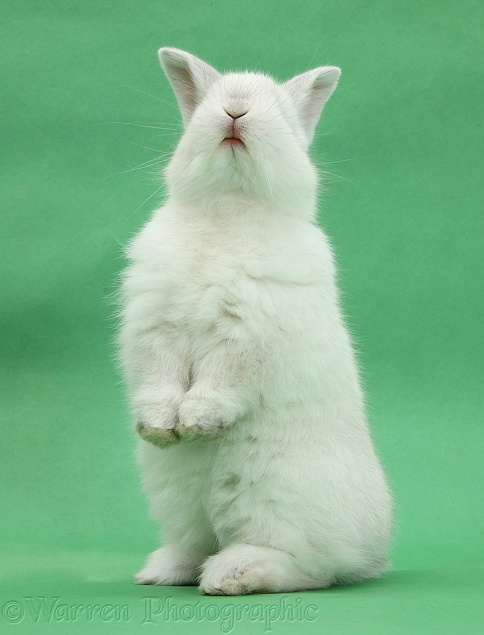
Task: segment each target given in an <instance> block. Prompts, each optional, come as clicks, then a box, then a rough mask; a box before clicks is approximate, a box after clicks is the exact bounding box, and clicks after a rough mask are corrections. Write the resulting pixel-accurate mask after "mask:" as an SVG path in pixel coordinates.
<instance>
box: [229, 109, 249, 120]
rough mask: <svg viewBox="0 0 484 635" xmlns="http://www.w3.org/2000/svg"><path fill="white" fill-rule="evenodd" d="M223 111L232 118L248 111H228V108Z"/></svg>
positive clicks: (241, 115)
mask: <svg viewBox="0 0 484 635" xmlns="http://www.w3.org/2000/svg"><path fill="white" fill-rule="evenodd" d="M224 110H225V108H224ZM225 112H226V113H227V114H228V116H229V117H232V119H239V117H243V116H244V115H246V114H247V113H248V111H247V110H246V111H245V112H238V111H235V112H229V111H228V110H225Z"/></svg>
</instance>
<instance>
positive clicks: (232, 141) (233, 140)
mask: <svg viewBox="0 0 484 635" xmlns="http://www.w3.org/2000/svg"><path fill="white" fill-rule="evenodd" d="M222 143H223V144H227V145H231V146H244V147H245V143H244V142H243V141H242V139H240V138H239V137H225V139H224V140H223V141H222Z"/></svg>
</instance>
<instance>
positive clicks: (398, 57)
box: [0, 0, 484, 635]
mask: <svg viewBox="0 0 484 635" xmlns="http://www.w3.org/2000/svg"><path fill="white" fill-rule="evenodd" d="M483 6H484V5H483V3H482V1H481V0H476V1H473V0H455V1H454V0H422V1H421V2H413V3H411V2H408V1H407V0H367V1H364V0H319V1H318V0H307V1H306V0H298V1H293V0H287V1H283V0H259V1H257V0H238V1H237V2H229V1H226V2H222V1H221V0H213V1H211V2H208V1H205V0H200V1H195V0H192V1H190V0H178V1H177V2H173V1H168V0H158V1H154V0H132V1H127V0H124V1H121V0H118V1H116V2H115V1H114V0H113V1H112V2H108V1H103V0H95V1H94V0H84V1H71V0H64V1H61V0H58V1H57V2H55V1H53V0H45V1H43V2H40V1H39V2H34V1H33V0H11V1H10V0H8V1H6V0H2V1H1V3H0V19H1V30H2V36H1V38H0V47H1V62H0V86H1V89H0V90H1V101H0V109H1V117H0V131H1V137H0V139H1V143H0V155H1V160H2V166H1V185H0V187H1V192H2V204H1V213H0V236H1V250H0V259H1V281H0V284H1V314H0V315H1V321H2V324H1V328H0V339H1V342H0V343H1V355H2V357H1V394H0V404H1V412H2V445H1V452H2V459H1V464H0V469H1V472H2V502H1V507H0V518H1V520H0V522H1V532H2V535H1V538H2V545H1V548H0V562H1V583H2V587H1V597H0V630H2V632H6V633H35V632H49V633H50V632H56V633H57V632H58V633H65V632H67V631H69V632H70V630H71V629H72V630H77V631H78V632H85V628H86V624H89V625H90V629H91V631H92V632H99V633H101V632H102V633H105V632H106V633H108V632H126V633H138V632H140V629H141V631H142V632H143V631H145V630H146V632H155V631H159V632H166V633H172V632H173V633H192V632H194V630H197V629H198V630H199V631H200V632H202V633H211V632H240V633H242V632H244V633H263V632H270V631H269V628H272V631H271V632H277V633H285V632H290V631H291V630H294V629H296V630H297V629H299V630H301V631H302V632H304V633H327V634H328V635H330V634H338V635H340V634H355V635H363V634H365V633H368V634H372V635H378V634H380V633H381V634H382V635H388V634H392V633H438V634H439V635H443V634H447V633H449V634H451V633H452V634H453V635H454V634H455V633H481V632H482V629H483V628H484V626H483V623H484V610H483V602H482V593H483V591H484V550H483V542H484V541H483V532H484V515H483V511H484V510H483V498H482V485H483V471H482V455H483V450H484V441H483V435H482V410H481V405H482V385H481V380H482V375H483V373H482V356H481V353H480V345H482V337H480V336H482V326H481V325H482V318H483V316H482V287H481V288H480V287H479V268H480V265H481V258H480V256H481V254H482V246H483V245H482V221H481V218H482V210H481V207H482V206H481V200H482V196H481V192H480V190H481V185H482V175H483V163H482V160H481V157H482V148H483V145H482V102H483V99H482V85H483V66H482V45H483V38H482V30H481V29H482V18H483V11H482V9H483ZM163 45H172V46H177V47H180V48H185V49H187V50H190V51H192V52H194V53H195V54H197V55H198V56H200V57H202V58H204V59H206V60H207V61H209V62H210V63H212V64H213V65H214V66H216V67H217V68H219V69H220V70H224V69H226V70H229V69H230V70H234V69H244V68H249V69H254V70H263V71H266V72H269V73H271V74H273V75H274V76H275V77H277V78H279V79H281V80H282V79H286V78H288V77H290V76H292V75H293V74H296V73H298V72H301V71H303V70H305V69H306V68H308V67H311V66H317V65H320V64H335V65H338V66H341V67H342V69H343V74H342V79H341V82H340V85H339V88H338V90H337V92H336V93H335V95H334V96H333V97H332V99H331V101H330V103H329V104H328V106H327V108H326V111H325V115H324V118H323V121H322V122H321V124H320V126H319V128H318V131H319V133H320V134H319V136H318V137H317V138H316V141H315V143H314V146H313V155H314V158H315V160H316V161H317V162H318V163H320V164H322V167H323V169H325V170H326V171H327V172H328V175H327V193H326V195H325V197H324V200H323V204H322V206H321V211H320V222H321V224H322V226H323V227H324V228H325V229H326V231H327V233H328V234H329V236H330V237H331V239H332V243H333V245H334V247H335V252H336V256H337V262H338V265H339V271H340V286H341V287H342V289H343V293H344V307H345V312H346V313H347V314H348V316H349V322H350V325H351V329H352V332H353V333H354V337H355V340H356V342H357V347H358V350H359V355H360V360H361V364H362V366H363V368H364V380H365V386H366V390H367V393H368V403H369V413H370V418H371V423H372V429H373V433H374V437H375V441H376V443H377V446H378V448H379V451H380V454H381V457H382V460H383V462H384V464H385V466H386V470H387V472H388V474H389V478H390V481H391V483H392V486H393V489H394V492H395V497H396V501H397V514H398V527H397V532H396V541H395V546H394V548H393V552H392V560H393V570H392V571H391V572H390V573H389V574H388V575H387V576H386V577H385V578H383V579H381V580H376V581H372V582H368V583H365V584H359V585H355V586H352V587H344V588H336V589H331V590H328V591H313V592H307V593H297V594H294V595H291V594H287V595H286V598H287V602H288V603H289V605H290V606H291V607H292V609H293V613H294V615H296V609H298V610H299V609H301V611H302V612H301V613H300V615H299V616H297V619H296V617H294V615H293V617H294V619H293V621H292V622H291V619H290V617H291V616H290V615H289V613H287V612H286V613H284V611H283V609H282V608H281V606H280V605H279V604H277V603H279V602H280V601H282V599H283V598H281V596H271V595H261V596H249V597H245V598H202V597H199V596H198V593H197V590H196V588H193V587H182V588H174V587H172V588H170V587H166V588H163V587H139V586H135V585H134V584H133V582H132V574H133V573H134V572H135V571H136V570H137V568H139V566H140V565H141V564H142V562H143V560H144V558H145V556H146V554H147V553H148V552H149V551H150V550H152V549H154V548H155V547H156V546H157V533H158V528H157V526H156V525H155V524H154V523H152V522H151V521H149V520H148V516H147V509H146V504H145V501H144V499H143V497H142V495H141V493H140V485H139V481H138V476H137V473H136V468H135V464H134V459H133V447H134V439H133V435H132V432H131V429H130V425H129V420H128V414H127V408H126V402H125V397H124V393H123V389H122V385H121V382H120V379H119V376H118V374H117V371H116V368H115V364H114V361H113V358H114V347H113V344H112V339H113V333H114V322H113V313H114V310H113V306H112V302H111V298H112V293H113V291H114V290H115V288H116V277H117V274H118V273H119V271H120V269H121V267H122V266H123V260H122V245H124V244H125V243H126V241H127V240H128V239H129V237H130V236H132V235H133V233H134V232H135V231H136V230H137V229H138V228H139V227H140V226H141V225H142V223H143V222H144V221H145V219H146V218H147V217H148V214H149V212H150V211H151V209H153V208H154V207H155V205H156V204H157V203H158V202H159V201H160V200H161V199H162V193H163V192H162V190H160V189H159V188H160V185H161V182H160V179H159V176H158V174H159V166H160V165H161V164H162V162H163V161H162V160H160V156H162V155H163V154H164V153H166V152H169V151H170V150H171V149H172V148H173V145H174V143H175V141H176V139H177V138H178V133H179V132H180V130H181V126H180V124H179V116H178V112H177V110H176V108H174V106H175V99H174V97H173V95H172V93H171V90H170V88H169V85H168V82H167V81H166V79H165V78H164V76H163V73H162V71H161V69H160V68H159V65H158V60H157V55H156V51H157V49H158V47H160V46H163ZM135 124H142V126H140V125H135ZM143 126H144V127H143ZM150 126H152V127H150ZM143 164H144V165H143ZM41 597H45V600H44V603H45V604H44V605H43V607H42V606H41V600H40V599H39V598H41ZM146 597H149V598H154V599H152V600H145V599H143V598H146ZM28 598H32V599H30V600H29V599H28ZM54 598H59V599H58V600H55V599H54ZM167 598H172V599H171V600H170V601H171V602H172V603H173V605H174V606H175V609H173V610H172V612H171V613H169V611H168V608H169V607H168V604H166V603H165V604H160V602H167V601H168V600H167ZM155 600H156V601H157V602H158V604H156V605H153V606H155V608H156V611H157V615H156V617H153V616H151V617H150V616H149V615H147V614H145V612H146V610H148V609H147V604H146V603H147V602H148V603H150V602H152V603H153V602H155ZM197 602H198V603H199V605H197ZM276 604H277V607H276V608H274V606H275V605H276ZM64 605H68V606H69V607H70V608H69V609H66V608H63V606H64ZM89 606H91V607H94V608H91V609H89ZM96 606H97V607H98V608H97V609H96ZM197 606H198V608H197V609H196V610H200V611H208V613H200V614H196V612H195V613H194V611H195V607H197ZM72 607H74V608H72ZM76 607H77V608H76ZM110 607H111V608H110ZM112 607H114V608H112ZM116 607H117V608H116ZM123 607H125V608H123ZM184 607H185V608H184ZM187 607H188V608H187ZM224 607H225V608H224ZM237 607H239V609H240V610H239V609H237ZM244 607H245V608H244ZM254 607H255V608H254ZM271 607H272V608H271ZM298 607H299V608H298ZM308 607H309V608H308ZM310 607H313V608H310ZM54 608H55V610H52V609H54ZM152 608H153V607H152ZM182 609H183V610H182ZM242 609H243V610H242ZM249 609H251V610H252V613H250V611H249ZM303 609H304V610H303ZM306 609H307V610H306ZM153 610H154V609H153ZM177 610H178V611H179V612H178V613H176V611H177ZM222 610H224V611H226V613H222ZM237 610H239V613H237ZM269 610H270V611H273V613H271V615H272V614H273V615H275V618H274V620H272V622H271V620H269V622H268V621H267V619H268V618H267V615H269V613H268V611H269ZM73 611H74V612H73ZM76 611H77V612H76ZM89 611H91V613H89ZM116 611H118V612H116ZM230 611H233V616H234V619H233V620H232V622H230V620H229V614H230ZM264 611H266V613H264ZM304 611H305V612H304ZM217 612H218V613H217ZM258 612H259V613H258ZM224 615H225V616H226V617H225V618H224ZM258 615H259V617H257V616H258ZM150 620H151V621H150ZM264 620H265V621H264ZM296 622H298V623H296Z"/></svg>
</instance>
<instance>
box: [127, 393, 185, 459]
mask: <svg viewBox="0 0 484 635" xmlns="http://www.w3.org/2000/svg"><path fill="white" fill-rule="evenodd" d="M177 421H178V413H177V408H176V406H175V405H174V404H172V403H168V402H167V403H163V402H162V403H157V404H150V405H147V406H143V407H141V408H138V411H137V413H136V431H137V433H138V434H139V435H140V437H141V438H142V439H144V440H145V441H149V442H150V443H152V444H153V445H156V446H158V447H159V448H165V447H167V446H168V445H172V444H173V443H177V442H178V441H179V440H180V437H179V436H178V434H177V433H176V432H175V426H176V424H177Z"/></svg>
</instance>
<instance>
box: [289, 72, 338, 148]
mask: <svg viewBox="0 0 484 635" xmlns="http://www.w3.org/2000/svg"><path fill="white" fill-rule="evenodd" d="M340 75H341V70H340V69H339V68H337V67H336V66H320V67H319V68H315V69H313V70H312V71H307V72H306V73H302V75H296V77H293V78H292V79H290V80H289V81H288V82H286V83H285V84H284V87H285V88H286V90H287V91H288V92H289V94H290V95H291V96H292V98H293V100H294V102H295V104H296V107H297V109H298V111H299V117H300V119H301V123H302V125H303V129H304V132H305V133H306V137H307V140H308V144H310V143H311V141H312V140H313V137H314V131H315V129H316V124H317V123H318V120H319V117H320V116H321V112H322V110H323V107H324V104H325V103H326V102H327V101H328V99H329V98H330V97H331V95H332V94H333V92H334V89H335V88H336V85H337V84H338V79H339V76H340Z"/></svg>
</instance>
